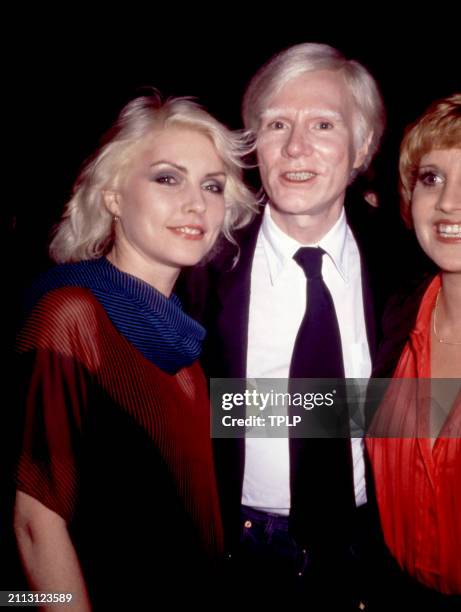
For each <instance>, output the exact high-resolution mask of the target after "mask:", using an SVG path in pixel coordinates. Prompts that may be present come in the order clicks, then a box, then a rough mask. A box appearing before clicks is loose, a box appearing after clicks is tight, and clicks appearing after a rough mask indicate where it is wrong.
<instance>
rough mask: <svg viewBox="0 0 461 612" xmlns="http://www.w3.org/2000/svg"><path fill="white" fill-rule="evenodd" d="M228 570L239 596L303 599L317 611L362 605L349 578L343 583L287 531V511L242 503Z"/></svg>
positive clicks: (250, 599)
mask: <svg viewBox="0 0 461 612" xmlns="http://www.w3.org/2000/svg"><path fill="white" fill-rule="evenodd" d="M332 565H333V560H332ZM228 569H230V574H228V578H230V580H229V581H227V584H231V585H233V587H232V588H233V589H234V592H233V593H231V592H230V591H229V590H227V589H226V591H227V593H228V595H229V597H230V598H232V597H234V598H235V600H236V601H238V600H239V599H240V602H242V601H244V602H246V603H258V604H265V603H268V604H273V603H274V602H276V601H277V602H284V603H301V604H303V605H304V606H307V609H309V610H315V611H317V610H323V609H334V610H338V612H346V611H349V610H357V609H358V608H357V603H358V600H357V599H356V598H355V596H354V595H353V594H351V593H350V592H349V586H348V582H349V581H346V587H345V585H344V584H340V582H342V581H341V580H338V573H336V574H335V573H334V571H333V567H330V564H329V563H328V564H327V567H325V565H324V564H318V563H317V562H316V561H315V560H313V558H312V555H311V554H310V553H309V550H307V549H306V548H304V547H302V546H300V545H299V544H298V543H297V542H296V541H295V539H294V538H293V537H292V535H291V534H290V533H289V528H288V517H285V516H279V515H275V514H270V513H267V512H261V511H259V510H255V509H254V508H249V507H247V506H242V508H241V536H240V542H239V546H238V547H237V549H236V550H234V551H233V554H232V558H231V560H230V563H229V568H228ZM330 570H331V572H330ZM342 577H344V576H342ZM243 593H245V595H244V596H243ZM242 596H243V599H242ZM327 604H329V605H330V607H328V605H327ZM325 606H327V607H325ZM331 606H333V607H331Z"/></svg>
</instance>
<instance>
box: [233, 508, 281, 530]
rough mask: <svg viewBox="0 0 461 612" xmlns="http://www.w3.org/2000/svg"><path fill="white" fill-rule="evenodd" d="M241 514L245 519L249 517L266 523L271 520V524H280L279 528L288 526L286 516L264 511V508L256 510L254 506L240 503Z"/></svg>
mask: <svg viewBox="0 0 461 612" xmlns="http://www.w3.org/2000/svg"><path fill="white" fill-rule="evenodd" d="M241 508H242V516H243V518H245V519H250V520H252V521H259V522H265V523H268V522H269V521H271V522H272V523H273V524H274V523H275V524H276V525H278V526H280V527H281V528H288V521H289V518H288V516H282V515H281V514H275V513H272V512H265V511H264V510H258V509H256V508H251V507H250V506H243V505H242V507H241Z"/></svg>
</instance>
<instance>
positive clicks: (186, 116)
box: [50, 93, 257, 263]
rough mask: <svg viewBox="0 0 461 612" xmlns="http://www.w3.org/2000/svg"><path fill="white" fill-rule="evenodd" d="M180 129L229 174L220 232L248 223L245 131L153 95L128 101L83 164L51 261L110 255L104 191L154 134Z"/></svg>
mask: <svg viewBox="0 0 461 612" xmlns="http://www.w3.org/2000/svg"><path fill="white" fill-rule="evenodd" d="M169 126H175V127H177V126H183V127H184V128H187V129H193V130H197V131H198V132H201V133H203V134H205V135H206V136H208V137H209V138H210V139H211V141H212V142H213V144H214V146H215V147H216V150H217V152H218V155H219V156H220V157H221V159H222V161H223V163H224V166H225V168H226V172H227V174H228V176H227V180H226V185H225V189H224V199H225V203H226V214H225V218H224V225H223V229H222V233H223V234H224V236H225V237H226V238H227V239H228V240H230V241H231V242H234V239H233V237H232V232H233V231H234V230H236V229H238V228H240V227H243V226H245V225H246V224H247V223H249V222H250V221H251V220H252V218H253V216H254V215H255V213H256V211H257V204H256V200H255V197H254V195H253V194H252V192H251V191H250V190H249V189H248V188H247V187H246V186H245V184H244V183H243V181H242V170H243V168H244V167H246V164H245V163H244V161H243V158H244V156H245V155H247V154H248V153H250V152H251V151H252V150H253V148H254V144H253V143H252V140H251V138H250V136H249V134H248V132H231V131H230V130H229V129H228V128H227V127H225V126H224V125H223V124H221V123H220V122H219V121H218V120H217V119H215V118H214V117H212V116H211V115H210V114H209V113H208V112H206V111H205V110H204V109H203V108H202V107H201V106H200V105H199V104H197V103H196V102H194V101H192V100H191V99H189V98H169V99H167V100H166V101H162V99H161V97H160V96H159V95H158V94H157V93H155V94H152V95H148V96H140V97H138V98H135V99H134V100H132V101H131V102H129V103H128V104H127V105H126V106H125V107H124V108H123V109H122V111H121V112H120V114H119V116H118V119H117V121H116V122H115V124H114V125H113V126H112V128H111V129H110V130H109V131H108V132H107V133H106V134H105V136H104V137H103V139H102V142H101V146H100V148H99V149H98V150H97V151H96V152H95V153H94V155H93V156H92V157H91V158H90V159H89V160H88V161H87V162H86V163H85V164H84V166H83V168H82V170H81V172H80V175H79V177H78V178H77V181H76V183H75V185H74V189H73V194H72V197H71V199H70V200H69V202H68V203H67V205H66V207H65V210H64V214H63V217H62V219H61V221H60V223H59V224H58V225H57V227H56V228H55V230H54V237H53V239H52V241H51V244H50V256H51V258H52V259H53V260H54V261H56V262H58V263H64V262H70V261H79V260H83V259H95V258H97V257H101V256H102V255H105V254H106V253H108V252H109V251H110V249H111V248H112V245H113V241H114V231H113V217H112V215H111V213H110V212H109V211H108V210H107V208H106V206H105V205H104V196H103V192H104V190H107V189H117V186H118V185H119V184H120V181H121V180H122V178H123V171H124V169H126V168H127V166H128V165H129V163H130V160H131V159H133V156H134V154H135V153H136V149H137V148H138V147H140V146H142V145H143V143H144V141H145V139H146V137H148V136H149V135H150V134H151V133H152V132H154V131H155V130H159V129H163V128H167V127H169Z"/></svg>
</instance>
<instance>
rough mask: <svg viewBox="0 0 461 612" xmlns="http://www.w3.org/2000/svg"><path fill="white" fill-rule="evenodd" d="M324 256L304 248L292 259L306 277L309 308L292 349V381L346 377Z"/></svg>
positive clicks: (321, 250) (320, 250) (317, 250)
mask: <svg viewBox="0 0 461 612" xmlns="http://www.w3.org/2000/svg"><path fill="white" fill-rule="evenodd" d="M324 253H325V251H324V250H323V249H320V248H315V247H302V248H300V249H298V251H296V253H295V254H294V256H293V259H294V260H295V261H296V263H297V264H298V265H299V266H301V268H302V269H303V270H304V274H305V275H306V279H307V302H306V304H307V305H306V312H305V314H304V318H303V320H302V322H301V325H300V327H299V331H298V335H297V336H296V341H295V344H294V347H293V354H292V357H291V364H290V378H344V365H343V354H342V349H341V336H340V333H339V326H338V320H337V318H336V311H335V307H334V304H333V300H332V297H331V294H330V292H329V290H328V287H327V286H326V285H325V282H324V280H323V278H322V257H323V255H324Z"/></svg>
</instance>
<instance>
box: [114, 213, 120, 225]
mask: <svg viewBox="0 0 461 612" xmlns="http://www.w3.org/2000/svg"><path fill="white" fill-rule="evenodd" d="M113 219H114V223H117V221H118V220H119V219H120V217H117V215H114V217H113Z"/></svg>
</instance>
